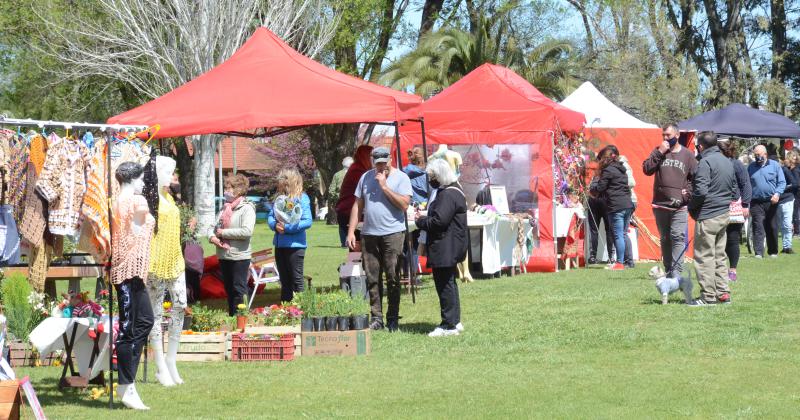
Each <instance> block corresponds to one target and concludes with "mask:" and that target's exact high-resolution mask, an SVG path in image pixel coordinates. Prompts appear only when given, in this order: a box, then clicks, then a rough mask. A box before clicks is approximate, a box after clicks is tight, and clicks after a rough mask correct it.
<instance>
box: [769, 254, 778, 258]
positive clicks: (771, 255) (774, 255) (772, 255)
mask: <svg viewBox="0 0 800 420" xmlns="http://www.w3.org/2000/svg"><path fill="white" fill-rule="evenodd" d="M769 257H770V258H778V254H769Z"/></svg>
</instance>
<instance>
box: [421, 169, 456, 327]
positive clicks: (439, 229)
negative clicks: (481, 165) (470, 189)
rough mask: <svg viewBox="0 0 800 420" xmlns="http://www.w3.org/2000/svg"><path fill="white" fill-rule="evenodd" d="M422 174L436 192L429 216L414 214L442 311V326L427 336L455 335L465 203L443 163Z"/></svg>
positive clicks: (453, 178)
mask: <svg viewBox="0 0 800 420" xmlns="http://www.w3.org/2000/svg"><path fill="white" fill-rule="evenodd" d="M425 171H426V172H427V173H428V182H429V183H430V184H431V187H432V188H433V189H434V190H436V192H435V197H434V198H433V199H432V200H431V201H429V202H428V215H427V216H422V215H420V214H419V213H417V216H416V222H417V227H418V228H419V229H420V230H423V231H425V232H427V238H426V241H425V247H426V251H427V255H428V267H429V268H431V269H432V270H433V282H434V283H436V293H437V294H438V295H439V306H440V307H441V311H442V323H441V324H440V325H439V326H438V327H436V329H434V330H433V331H432V332H431V333H430V334H428V335H429V336H430V337H444V336H449V335H458V334H459V333H460V332H461V331H463V326H462V325H461V303H460V301H459V298H458V285H457V283H456V272H457V270H456V264H458V263H460V262H461V261H464V257H466V255H467V200H466V198H465V196H464V192H463V191H462V190H461V186H460V185H459V184H458V177H456V174H455V173H454V172H453V169H452V168H450V164H449V163H448V162H447V161H446V160H444V159H434V160H431V161H429V162H428V165H427V167H426V168H425Z"/></svg>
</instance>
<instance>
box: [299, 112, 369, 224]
mask: <svg viewBox="0 0 800 420" xmlns="http://www.w3.org/2000/svg"><path fill="white" fill-rule="evenodd" d="M306 132H307V133H308V137H309V139H310V140H311V144H312V145H313V146H312V147H311V153H312V154H313V155H314V162H316V164H317V170H319V174H320V178H322V183H323V184H325V185H330V184H331V179H332V178H333V174H335V173H336V172H337V171H339V169H341V167H342V164H341V162H342V159H344V157H345V156H348V155H350V156H352V155H353V153H354V152H355V150H356V147H358V138H357V133H358V124H332V125H323V126H316V127H311V128H308V129H307V130H306ZM329 199H330V190H329V189H326V191H325V197H324V200H325V201H326V202H327V201H329ZM335 207H336V203H332V204H331V203H328V211H335Z"/></svg>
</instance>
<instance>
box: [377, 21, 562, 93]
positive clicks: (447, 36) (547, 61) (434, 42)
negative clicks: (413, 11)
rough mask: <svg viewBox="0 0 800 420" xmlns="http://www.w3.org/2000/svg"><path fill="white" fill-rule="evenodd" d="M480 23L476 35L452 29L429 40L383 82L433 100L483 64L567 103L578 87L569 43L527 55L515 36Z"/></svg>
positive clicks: (386, 73)
mask: <svg viewBox="0 0 800 420" xmlns="http://www.w3.org/2000/svg"><path fill="white" fill-rule="evenodd" d="M479 21H480V24H479V26H478V29H477V32H476V33H474V34H473V33H470V32H467V31H463V30H460V29H456V28H451V27H448V28H442V29H440V30H438V31H436V32H433V33H430V34H427V35H425V36H424V37H423V38H422V40H421V41H420V43H419V46H418V47H417V49H415V50H414V51H412V52H410V53H408V54H406V55H405V56H403V57H401V58H400V59H399V60H397V61H395V62H394V63H392V64H391V65H389V66H388V67H387V68H386V70H385V71H384V75H383V78H382V81H383V82H384V83H385V84H387V85H389V86H391V87H393V88H395V89H410V88H413V89H414V92H415V93H416V94H418V95H420V96H422V97H425V98H428V97H431V96H433V95H435V94H436V93H438V92H440V91H441V90H443V89H444V88H446V87H448V86H450V85H451V84H453V83H455V82H456V81H458V80H459V79H461V78H462V77H464V76H465V75H467V74H468V73H469V72H471V71H472V70H475V69H476V68H478V67H480V66H481V65H483V64H484V63H494V64H499V65H502V66H505V67H509V68H511V69H513V70H515V71H517V72H518V73H519V74H520V75H521V76H523V77H525V78H526V79H528V81H530V82H531V83H532V84H533V85H534V86H536V87H537V88H539V90H540V91H542V93H544V94H545V95H548V96H551V97H554V98H559V99H560V98H563V97H564V96H566V94H567V93H569V92H570V91H571V90H572V89H574V88H575V87H576V86H577V80H576V79H575V78H574V77H572V75H571V67H572V60H571V59H572V57H571V53H572V46H571V44H570V43H569V42H567V41H563V40H548V41H544V42H542V43H541V44H539V45H537V46H535V47H534V48H533V49H531V50H530V51H529V52H527V53H526V52H524V51H523V50H522V49H520V48H519V47H518V46H517V45H516V40H515V39H514V38H513V37H511V38H505V37H504V35H503V31H504V28H503V27H502V26H503V24H502V23H498V22H496V21H494V22H493V21H491V20H489V19H486V18H480V19H479Z"/></svg>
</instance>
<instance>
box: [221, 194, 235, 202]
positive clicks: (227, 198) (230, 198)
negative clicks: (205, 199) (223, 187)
mask: <svg viewBox="0 0 800 420" xmlns="http://www.w3.org/2000/svg"><path fill="white" fill-rule="evenodd" d="M222 198H224V199H225V202H226V203H231V202H233V200H234V197H233V194H231V193H227V192H226V193H225V194H223V195H222Z"/></svg>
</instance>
